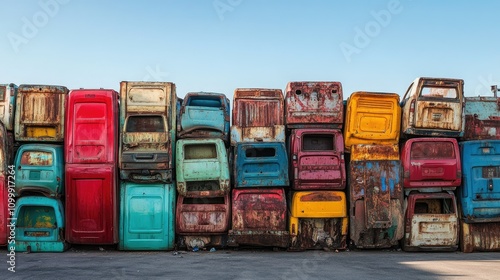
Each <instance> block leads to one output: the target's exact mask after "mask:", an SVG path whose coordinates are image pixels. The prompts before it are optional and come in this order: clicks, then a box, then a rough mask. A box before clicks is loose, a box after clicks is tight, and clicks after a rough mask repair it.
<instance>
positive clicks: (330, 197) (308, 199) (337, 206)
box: [291, 191, 347, 218]
mask: <svg viewBox="0 0 500 280" xmlns="http://www.w3.org/2000/svg"><path fill="white" fill-rule="evenodd" d="M291 212H292V213H291V214H292V216H293V217H296V218H341V217H347V202H346V198H345V193H344V192H340V191H301V192H296V193H294V194H293V199H292V209H291Z"/></svg>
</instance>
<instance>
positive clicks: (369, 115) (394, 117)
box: [344, 91, 401, 149]
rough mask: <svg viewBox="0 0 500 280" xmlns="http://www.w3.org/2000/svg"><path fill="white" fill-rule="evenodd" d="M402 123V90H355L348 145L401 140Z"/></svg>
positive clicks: (346, 138)
mask: <svg viewBox="0 0 500 280" xmlns="http://www.w3.org/2000/svg"><path fill="white" fill-rule="evenodd" d="M400 123H401V108H400V107H399V95H398V94H396V93H382V92H363V91H358V92H354V93H353V94H352V95H351V96H350V97H349V99H348V100H347V109H346V120H345V127H344V141H345V148H346V149H350V147H351V146H352V145H356V144H393V145H394V144H397V143H398V141H399V130H400Z"/></svg>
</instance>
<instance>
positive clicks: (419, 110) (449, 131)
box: [401, 78, 465, 137]
mask: <svg viewBox="0 0 500 280" xmlns="http://www.w3.org/2000/svg"><path fill="white" fill-rule="evenodd" d="M463 84H464V81H463V80H460V79H444V78H417V79H415V80H414V81H413V83H412V84H411V85H410V87H409V88H408V90H407V92H406V93H405V95H404V97H403V100H402V101H401V107H402V111H403V112H402V121H401V132H402V133H403V135H408V136H410V135H421V136H440V137H461V136H463V133H464V125H465V119H464V116H463V109H464V93H463Z"/></svg>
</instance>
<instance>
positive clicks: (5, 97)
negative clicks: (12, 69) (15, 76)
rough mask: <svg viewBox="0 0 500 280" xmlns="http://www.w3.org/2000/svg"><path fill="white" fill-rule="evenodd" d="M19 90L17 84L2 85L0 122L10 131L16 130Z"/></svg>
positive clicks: (0, 89) (0, 90)
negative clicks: (15, 117)
mask: <svg viewBox="0 0 500 280" xmlns="http://www.w3.org/2000/svg"><path fill="white" fill-rule="evenodd" d="M17 89H18V88H17V86H16V85H15V84H3V85H0V122H1V123H3V125H4V126H5V129H7V130H9V131H13V130H14V113H15V109H16V96H17Z"/></svg>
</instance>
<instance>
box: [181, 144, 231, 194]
mask: <svg viewBox="0 0 500 280" xmlns="http://www.w3.org/2000/svg"><path fill="white" fill-rule="evenodd" d="M176 149H177V151H176V170H175V172H176V182H177V191H178V192H179V194H181V195H183V196H190V197H198V196H203V197H209V196H210V197H214V196H224V194H226V193H229V188H230V187H231V184H230V174H229V162H228V156H227V152H226V147H225V144H224V142H223V141H222V140H221V139H180V140H178V141H177V147H176Z"/></svg>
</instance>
